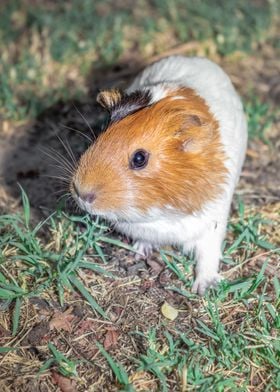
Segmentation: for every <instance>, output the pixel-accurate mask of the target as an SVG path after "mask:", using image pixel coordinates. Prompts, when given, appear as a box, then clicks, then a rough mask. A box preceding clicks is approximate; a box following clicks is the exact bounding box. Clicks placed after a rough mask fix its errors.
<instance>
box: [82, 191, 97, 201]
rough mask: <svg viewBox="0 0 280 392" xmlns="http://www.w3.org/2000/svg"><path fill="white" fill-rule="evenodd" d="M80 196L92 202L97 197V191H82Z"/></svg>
mask: <svg viewBox="0 0 280 392" xmlns="http://www.w3.org/2000/svg"><path fill="white" fill-rule="evenodd" d="M79 196H80V198H81V199H82V200H83V201H84V202H86V203H92V202H93V201H94V200H95V198H96V196H95V193H93V192H89V193H81V194H80V195H79Z"/></svg>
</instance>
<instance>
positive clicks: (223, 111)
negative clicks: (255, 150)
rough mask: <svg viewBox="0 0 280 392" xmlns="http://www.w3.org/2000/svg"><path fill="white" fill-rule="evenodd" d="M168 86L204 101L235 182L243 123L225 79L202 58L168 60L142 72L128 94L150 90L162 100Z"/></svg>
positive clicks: (241, 156)
mask: <svg viewBox="0 0 280 392" xmlns="http://www.w3.org/2000/svg"><path fill="white" fill-rule="evenodd" d="M169 85H170V87H171V88H176V87H177V86H178V87H188V88H192V89H193V90H195V91H196V92H197V94H198V95H200V96H201V97H202V98H204V100H205V101H206V103H207V104H208V106H209V108H210V111H211V113H212V114H213V115H214V117H215V118H216V119H217V120H218V122H219V125H220V132H221V140H222V143H223V145H224V148H225V152H226V154H227V156H228V158H229V159H228V161H227V163H226V165H227V168H228V170H229V172H230V174H231V176H232V177H236V181H237V180H238V177H239V174H240V171H241V167H242V164H243V160H244V156H245V151H246V145H247V123H246V118H245V115H244V111H243V106H242V103H241V100H240V97H239V96H238V94H237V93H236V91H235V89H234V87H233V85H232V83H231V80H230V78H229V77H228V75H227V74H226V73H225V72H224V71H223V70H222V68H221V67H219V66H218V65H217V64H215V63H213V62H212V61H210V60H208V59H206V58H200V57H184V56H171V57H166V58H164V59H162V60H159V61H157V62H156V63H154V64H152V65H150V66H148V67H147V68H145V69H144V70H143V71H142V72H141V73H140V74H139V75H138V76H137V77H136V78H135V80H134V81H133V83H132V84H131V86H130V87H129V88H128V91H133V90H136V89H148V88H150V89H151V90H152V93H153V94H154V92H156V94H157V95H158V96H159V97H160V96H161V94H162V95H163V96H164V92H163V90H164V86H169ZM157 90H159V91H160V93H158V91H157ZM163 96H162V97H163ZM236 181H234V182H236Z"/></svg>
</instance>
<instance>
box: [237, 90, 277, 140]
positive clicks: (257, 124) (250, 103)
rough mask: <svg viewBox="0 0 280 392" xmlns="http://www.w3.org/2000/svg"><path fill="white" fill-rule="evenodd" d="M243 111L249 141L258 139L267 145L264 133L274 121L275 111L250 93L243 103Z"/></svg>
mask: <svg viewBox="0 0 280 392" xmlns="http://www.w3.org/2000/svg"><path fill="white" fill-rule="evenodd" d="M244 106H245V111H246V114H247V119H248V134H249V138H250V139H258V140H261V141H263V142H264V143H266V144H269V139H268V137H267V136H266V131H267V130H268V129H269V128H270V127H271V125H272V124H273V122H274V121H275V118H276V114H277V111H276V110H273V109H272V108H271V105H269V103H267V102H263V101H262V100H261V99H260V97H259V96H258V95H256V94H254V93H251V94H250V96H249V98H248V100H247V101H246V102H245V105H244Z"/></svg>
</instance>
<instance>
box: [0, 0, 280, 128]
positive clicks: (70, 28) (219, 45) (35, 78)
mask: <svg viewBox="0 0 280 392" xmlns="http://www.w3.org/2000/svg"><path fill="white" fill-rule="evenodd" d="M137 4H138V5H136V7H135V8H134V7H133V8H132V9H131V8H130V7H128V6H125V5H122V4H119V5H118V4H115V2H113V1H111V0H106V1H103V0H102V1H101V0H97V1H91V0H84V1H82V2H80V1H78V0H72V1H71V3H69V2H67V1H61V2H60V3H59V5H56V6H54V5H53V3H52V2H51V1H47V2H45V3H44V5H42V4H41V3H36V2H35V3H34V2H32V3H31V4H30V3H29V2H28V1H27V0H25V1H20V0H12V1H9V2H7V3H6V4H4V5H3V6H2V10H1V15H2V18H1V21H0V47H1V60H0V75H1V79H0V80H1V91H0V114H1V116H2V117H3V118H4V119H6V120H18V121H22V120H28V119H30V118H35V117H36V116H37V115H39V114H40V113H41V112H42V111H43V110H44V109H46V108H47V107H49V106H51V105H53V104H54V103H56V102H57V101H59V100H64V101H66V100H69V99H71V98H78V99H84V100H85V99H86V95H87V93H88V86H87V80H88V77H89V75H90V74H91V73H92V72H93V73H94V71H95V70H96V69H97V68H98V67H100V66H102V67H104V66H105V67H106V66H108V65H111V64H113V63H115V62H116V61H118V60H121V59H122V55H123V54H124V53H125V52H126V51H127V50H130V49H131V48H133V47H135V46H136V47H137V50H138V53H139V55H141V56H142V57H143V56H144V57H145V56H146V57H147V56H151V55H153V54H157V53H159V52H162V51H164V50H166V49H169V47H170V43H172V44H173V46H176V45H178V44H180V43H183V42H189V41H198V42H199V41H202V42H207V41H208V42H211V44H209V45H210V47H212V49H211V50H212V51H213V47H214V48H215V51H216V52H218V53H219V54H221V55H223V56H225V55H228V54H230V53H233V52H234V51H237V50H238V51H244V52H248V51H251V50H253V49H254V48H255V47H256V45H257V43H259V42H262V41H264V40H265V39H266V38H267V37H268V36H269V26H270V24H271V20H272V18H273V15H275V14H277V11H278V9H277V2H274V1H264V2H261V3H256V2H254V1H247V2H244V1H242V0H234V1H229V2H222V1H220V0H215V2H214V3H213V2H207V1H204V0H198V1H196V2H195V4H194V3H193V2H192V1H190V0H188V1H187V2H186V1H184V0H172V1H165V0H164V1H158V0H153V1H151V2H148V1H146V0H141V1H139V2H137ZM81 21H82V22H81ZM139 32H141V33H140V34H139ZM206 46H207V45H206ZM205 54H207V50H206V52H205Z"/></svg>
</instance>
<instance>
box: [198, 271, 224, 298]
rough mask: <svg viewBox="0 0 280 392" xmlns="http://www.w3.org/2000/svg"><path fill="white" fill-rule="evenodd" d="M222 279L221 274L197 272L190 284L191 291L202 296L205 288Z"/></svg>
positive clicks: (215, 284)
mask: <svg viewBox="0 0 280 392" xmlns="http://www.w3.org/2000/svg"><path fill="white" fill-rule="evenodd" d="M221 280H222V277H221V275H219V274H218V273H215V274H213V275H210V274H208V275H203V274H199V275H198V276H197V277H196V279H195V281H194V284H193V286H192V293H195V294H199V295H201V296H203V295H204V294H205V292H206V290H207V289H209V288H210V287H215V286H217V284H218V283H219V282H220V281H221Z"/></svg>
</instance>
